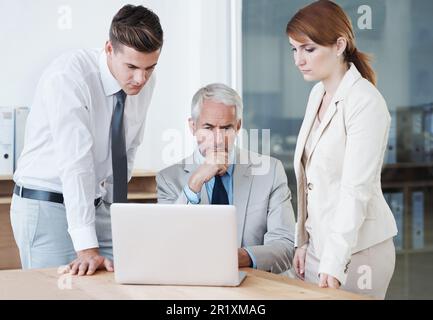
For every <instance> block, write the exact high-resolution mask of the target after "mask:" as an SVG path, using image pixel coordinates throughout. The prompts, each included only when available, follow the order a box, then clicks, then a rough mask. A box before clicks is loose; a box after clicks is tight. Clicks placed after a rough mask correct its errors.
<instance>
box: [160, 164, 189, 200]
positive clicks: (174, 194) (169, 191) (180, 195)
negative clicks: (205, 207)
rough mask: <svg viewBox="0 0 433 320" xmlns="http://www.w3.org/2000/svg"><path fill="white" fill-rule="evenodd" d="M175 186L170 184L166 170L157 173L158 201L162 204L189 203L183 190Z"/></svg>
mask: <svg viewBox="0 0 433 320" xmlns="http://www.w3.org/2000/svg"><path fill="white" fill-rule="evenodd" d="M175 189H176V188H174V187H173V186H170V185H169V183H168V182H167V180H166V179H165V177H164V171H160V172H158V174H157V175H156V192H157V197H158V203H161V204H187V203H188V199H187V197H186V196H185V193H184V192H183V190H180V191H177V190H175Z"/></svg>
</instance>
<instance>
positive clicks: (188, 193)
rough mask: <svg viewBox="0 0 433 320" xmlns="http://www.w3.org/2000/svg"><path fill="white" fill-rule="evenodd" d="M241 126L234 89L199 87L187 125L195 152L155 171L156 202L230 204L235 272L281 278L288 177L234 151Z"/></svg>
mask: <svg viewBox="0 0 433 320" xmlns="http://www.w3.org/2000/svg"><path fill="white" fill-rule="evenodd" d="M241 121H242V101H241V98H240V97H239V95H238V94H237V93H236V91H235V90H233V89H231V88H229V87H227V86H226V85H223V84H211V85H208V86H206V87H204V88H201V89H200V90H199V91H198V92H197V93H196V94H195V96H194V98H193V101H192V105H191V118H190V120H189V124H190V128H191V132H192V133H193V135H194V136H195V139H196V141H197V145H198V148H197V149H196V150H195V152H194V154H193V155H192V156H190V157H188V158H186V159H184V160H183V161H182V162H180V163H178V164H175V165H173V166H171V167H168V168H166V169H164V170H162V171H161V172H159V174H158V175H157V185H158V202H159V203H177V204H191V205H198V204H214V205H218V204H232V205H234V206H235V207H236V213H237V230H238V245H239V250H238V258H239V259H238V261H239V267H253V268H258V269H261V270H265V271H270V272H273V273H282V272H285V271H287V270H288V269H289V268H290V266H291V261H292V257H293V242H294V230H295V217H294V213H293V208H292V205H291V203H290V200H291V193H290V190H289V187H288V185H287V177H286V174H285V172H284V168H283V165H282V163H281V161H279V160H277V159H275V158H271V157H267V156H264V155H259V154H256V153H253V152H250V151H247V150H241V149H238V148H236V147H235V140H236V137H237V135H238V133H239V130H240V128H241ZM260 163H261V164H262V166H258V167H257V164H260ZM199 227H200V226H197V228H199Z"/></svg>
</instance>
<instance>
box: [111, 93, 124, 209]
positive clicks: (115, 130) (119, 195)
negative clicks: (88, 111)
mask: <svg viewBox="0 0 433 320" xmlns="http://www.w3.org/2000/svg"><path fill="white" fill-rule="evenodd" d="M115 97H116V106H115V107H114V112H113V117H112V119H111V160H112V164H113V202H114V203H124V202H127V200H128V159H127V156H126V144H125V128H124V126H123V113H124V110H125V100H126V93H125V92H124V91H123V90H120V91H119V92H117V93H116V94H115Z"/></svg>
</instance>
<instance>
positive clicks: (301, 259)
mask: <svg viewBox="0 0 433 320" xmlns="http://www.w3.org/2000/svg"><path fill="white" fill-rule="evenodd" d="M306 256H307V247H300V248H296V251H295V256H294V257H293V265H294V267H295V271H296V274H297V276H298V277H299V278H301V279H302V280H304V279H305V278H304V277H305V257H306Z"/></svg>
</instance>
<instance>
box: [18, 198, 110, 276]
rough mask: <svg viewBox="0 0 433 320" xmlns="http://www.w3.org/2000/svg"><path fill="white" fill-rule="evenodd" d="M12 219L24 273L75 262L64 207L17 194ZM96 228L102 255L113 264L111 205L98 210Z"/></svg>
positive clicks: (101, 203) (103, 205) (101, 204)
mask: <svg viewBox="0 0 433 320" xmlns="http://www.w3.org/2000/svg"><path fill="white" fill-rule="evenodd" d="M10 215H11V224H12V229H13V233H14V237H15V241H16V243H17V246H18V249H19V251H20V258H21V265H22V268H23V269H35V268H36V269H40V268H52V267H59V266H62V265H66V264H69V263H70V262H72V261H73V260H74V259H76V257H77V255H76V252H75V250H74V247H73V245H72V240H71V237H70V235H69V233H68V223H67V220H66V209H65V206H64V205H63V204H59V203H54V202H48V201H39V200H32V199H25V198H20V197H19V196H17V195H15V194H14V195H13V197H12V204H11V212H10ZM95 224H96V235H97V237H98V242H99V252H100V254H101V255H103V256H105V257H107V258H108V259H111V260H113V244H112V236H111V215H110V204H109V203H107V202H104V201H101V202H100V204H99V205H98V207H96V222H95Z"/></svg>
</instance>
